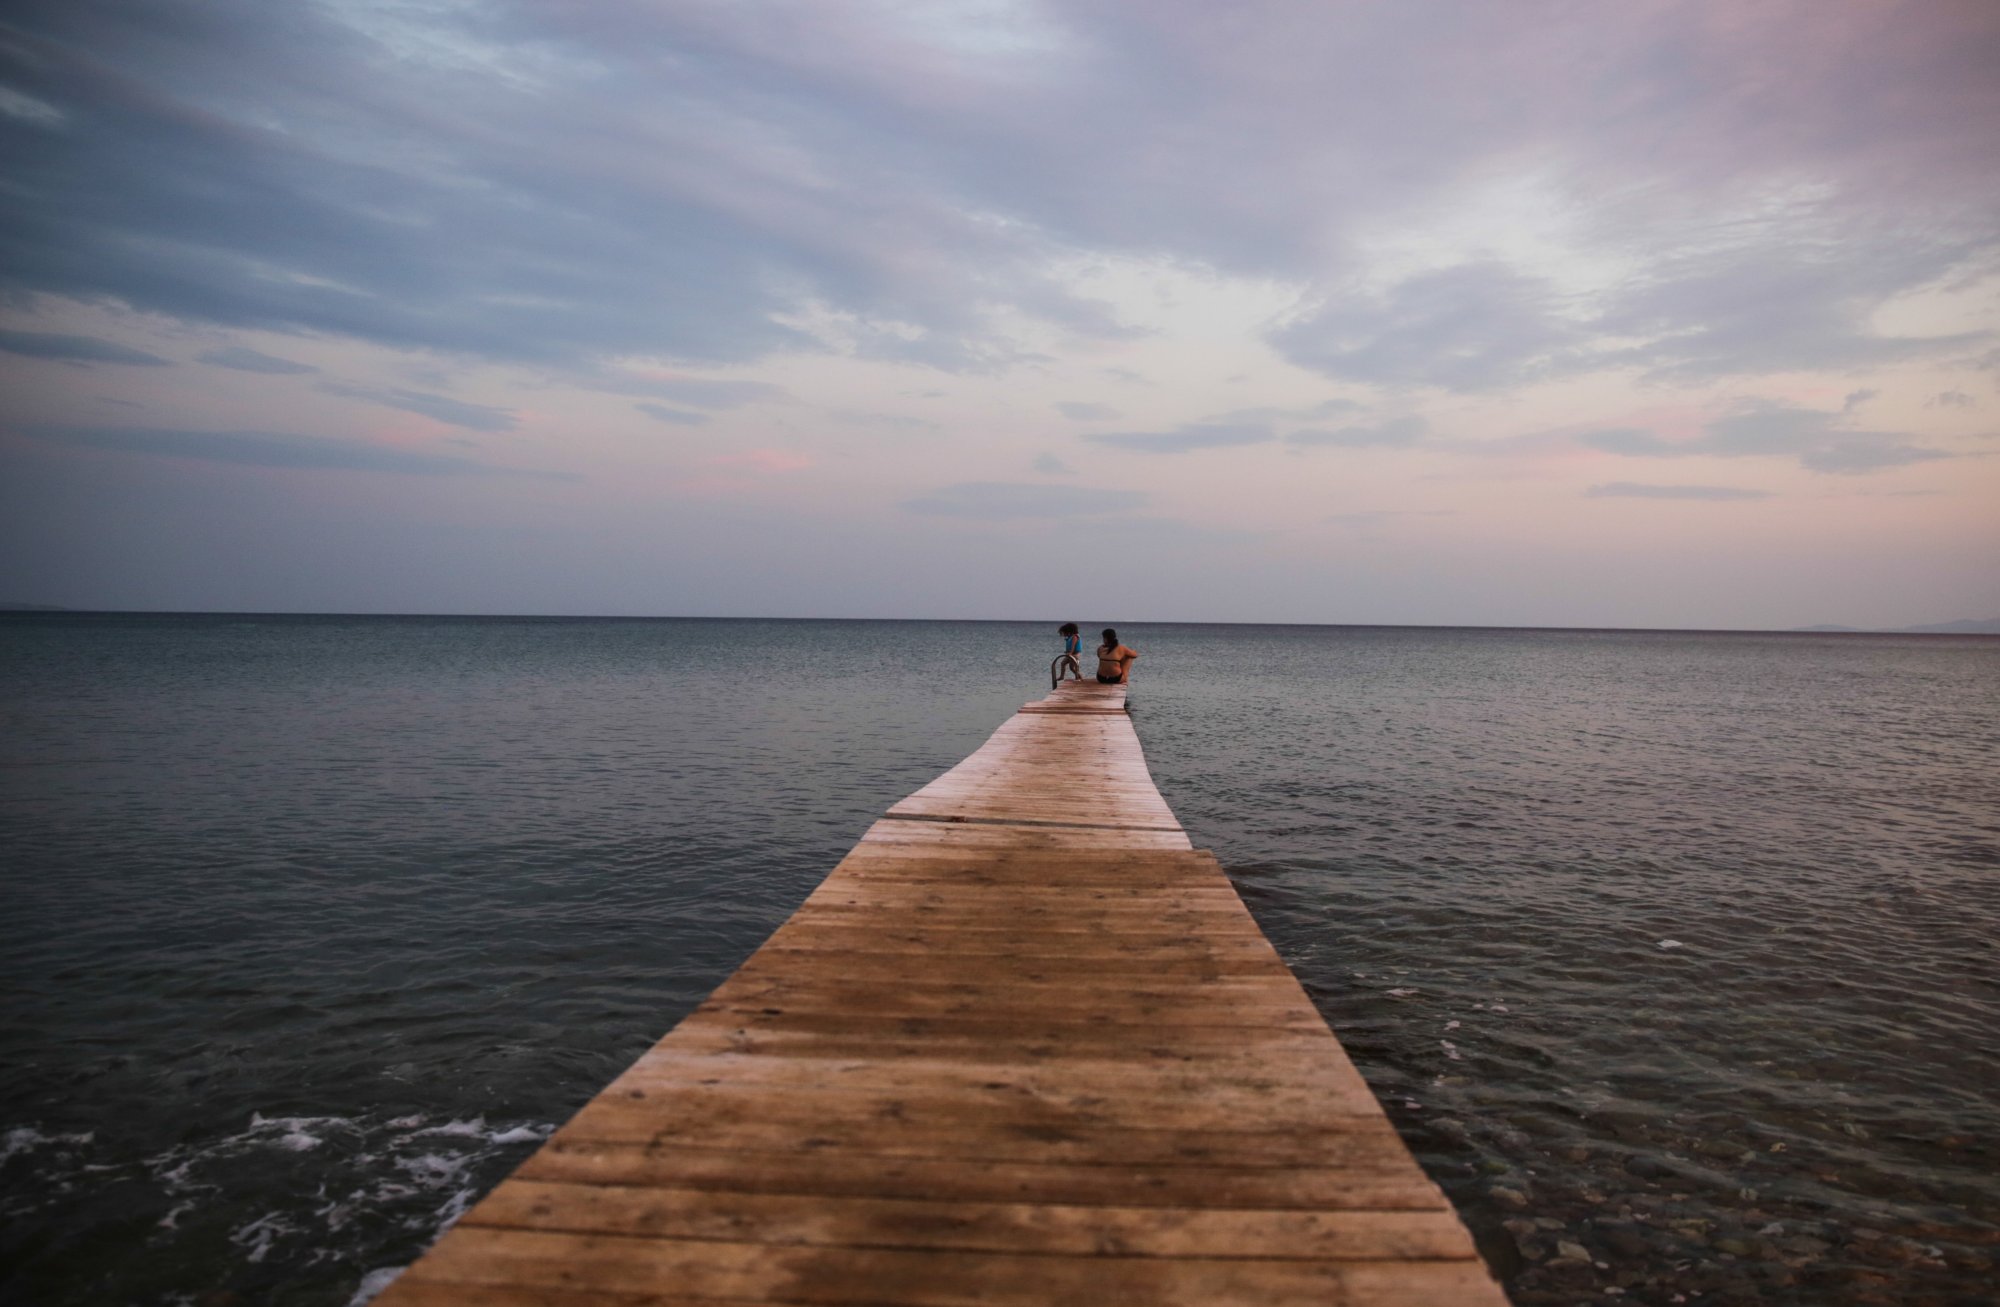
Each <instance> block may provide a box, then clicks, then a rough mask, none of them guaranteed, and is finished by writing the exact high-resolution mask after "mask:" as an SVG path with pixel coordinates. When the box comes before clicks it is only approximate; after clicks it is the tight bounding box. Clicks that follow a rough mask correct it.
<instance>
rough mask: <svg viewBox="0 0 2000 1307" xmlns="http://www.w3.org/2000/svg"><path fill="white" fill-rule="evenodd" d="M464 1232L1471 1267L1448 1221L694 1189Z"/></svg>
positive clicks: (533, 1186) (505, 1209) (488, 1213)
mask: <svg viewBox="0 0 2000 1307" xmlns="http://www.w3.org/2000/svg"><path fill="white" fill-rule="evenodd" d="M465 1224H467V1225H475V1226H489V1227H492V1228H495V1229H526V1230H543V1231H549V1232H568V1233H572V1234H593V1233H595V1234H619V1235H630V1236H637V1237H644V1238H655V1239H658V1238H674V1239H721V1240H736V1241H750V1242H756V1243H766V1244H822V1245H832V1246H836V1247H839V1246H859V1247H871V1246H872V1247H892V1248H940V1249H957V1250H959V1251H962V1252H1043V1253H1051V1254H1064V1253H1066V1254H1070V1255H1074V1256H1090V1255H1094V1254H1098V1253H1103V1252H1108V1251H1116V1252H1117V1253H1118V1254H1119V1255H1121V1256H1131V1257H1141V1256H1151V1257H1188V1256H1193V1257H1309V1258H1325V1259H1329V1260H1338V1261H1380V1260H1389V1259H1401V1258H1407V1259H1414V1260H1423V1261H1429V1260H1448V1259H1453V1258H1465V1257H1469V1256H1471V1255H1472V1248H1471V1241H1470V1240H1469V1239H1468V1238H1467V1237H1466V1234H1465V1230H1464V1227H1463V1226H1461V1225H1460V1224H1459V1223H1458V1221H1457V1219H1456V1218H1455V1217H1453V1216H1452V1214H1451V1213H1450V1212H1446V1211H1432V1212H1400V1211H1399V1212H1372V1211H1359V1212H1357V1211H1326V1212H1319V1211H1296V1210H1293V1211H1262V1210H1224V1211H1217V1210H1211V1209H1208V1208H1177V1209H1161V1208H1157V1207H1064V1206H1061V1205H1059V1204H1028V1203H944V1202H936V1201H928V1200H926V1201H917V1202H912V1201H909V1200H907V1199H893V1198H849V1199H845V1200H842V1201H839V1202H828V1201H826V1200H824V1199H821V1198H818V1197H801V1196H799V1195H795V1194H717V1193H714V1192H711V1191H707V1190H698V1189H656V1188H636V1187H630V1186H622V1185H569V1184H550V1183H546V1182H541V1181H522V1182H520V1183H519V1184H513V1185H508V1186H506V1187H504V1188H502V1189H501V1190H499V1191H498V1192H496V1193H495V1194H494V1195H493V1196H492V1197H491V1198H490V1199H488V1200H487V1201H486V1202H484V1203H481V1204H480V1205H479V1206H478V1207H476V1208H475V1209H473V1211H472V1212H471V1213H469V1214H468V1215H467V1216H466V1217H465Z"/></svg>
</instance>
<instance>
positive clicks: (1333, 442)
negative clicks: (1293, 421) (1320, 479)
mask: <svg viewBox="0 0 2000 1307" xmlns="http://www.w3.org/2000/svg"><path fill="white" fill-rule="evenodd" d="M1429 430H1430V424H1429V423H1428V422H1426V421H1424V420H1423V419H1422V418H1420V417H1415V416H1407V417H1399V418H1390V419H1389V420H1388V421H1386V422H1374V423H1367V424H1364V425H1358V426H1346V427H1337V428H1334V429H1333V430H1321V429H1318V428H1308V429H1306V430H1304V431H1294V432H1293V433H1292V434H1291V435H1289V436H1286V437H1285V443H1286V444H1288V445H1308V446H1321V447H1332V448H1339V449H1377V448H1388V449H1406V448H1408V447H1409V446H1411V445H1414V444H1416V443H1417V442H1418V441H1420V440H1422V439H1423V438H1424V435H1425V433H1427V432H1428V431H1429Z"/></svg>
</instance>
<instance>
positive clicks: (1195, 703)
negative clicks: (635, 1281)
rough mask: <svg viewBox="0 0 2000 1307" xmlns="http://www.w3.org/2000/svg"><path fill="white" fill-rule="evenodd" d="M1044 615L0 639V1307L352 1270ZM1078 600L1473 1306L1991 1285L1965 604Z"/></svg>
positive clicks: (376, 1255) (358, 1273) (1985, 917)
mask: <svg viewBox="0 0 2000 1307" xmlns="http://www.w3.org/2000/svg"><path fill="white" fill-rule="evenodd" d="M1053 624H1054V623H1053V622H1051V623H1049V624H1048V629H1044V627H1042V626H1019V625H1006V624H958V623H833V622H706V621H701V622H697V621H686V622H617V621H602V622H582V621H553V620H552V621H518V620H515V621H501V620H434V619H296V618H295V619H243V618H221V617H216V618H90V617H78V616H60V617H46V616H40V615H37V616H33V617H10V618H7V619H5V620H0V687H3V688H0V776H4V777H5V786H4V789H0V835H4V839H5V847H6V849H7V850H8V863H7V872H6V874H7V895H8V899H9V908H10V910H9V912H8V913H6V914H4V916H0V987H4V999H5V1002H4V1006H0V1060H4V1063H5V1065H6V1066H7V1067H8V1068H9V1069H8V1073H7V1076H6V1078H5V1081H4V1087H0V1218H4V1220H0V1226H4V1230H3V1231H0V1265H4V1266H5V1267H6V1268H8V1269H7V1270H5V1271H0V1276H4V1277H5V1278H0V1291H4V1296H7V1297H9V1298H10V1299H13V1300H21V1301H29V1302H36V1303H63V1302H75V1303H94V1302H106V1301H111V1302H163V1303H164V1302H184V1301H191V1300H192V1299H193V1297H194V1296H195V1295H199V1294H202V1293H208V1292H211V1291H216V1290H224V1291H230V1292H234V1293H235V1294H237V1295H239V1297H238V1299H237V1300H238V1301H256V1302H274V1303H299V1304H319V1303H332V1304H341V1303H346V1302H347V1301H349V1299H350V1298H352V1297H353V1296H354V1295H355V1294H356V1292H357V1290H358V1289H361V1288H362V1287H363V1286H364V1281H365V1282H366V1284H367V1286H368V1287H377V1286H379V1283H380V1281H381V1274H382V1273H384V1272H386V1271H387V1270H388V1269H389V1268H393V1267H395V1266H398V1265H401V1264H403V1263H405V1262H407V1261H408V1260H409V1259H410V1258H411V1257H412V1256H413V1255H414V1254H415V1253H416V1252H417V1251H418V1250H420V1249H421V1248H422V1246H423V1245H424V1244H425V1243H426V1242H427V1240H428V1239H429V1237H430V1236H431V1234H432V1232H434V1231H435V1230H436V1229H437V1228H438V1226H439V1225H440V1224H441V1223H442V1222H444V1221H446V1220H448V1219H450V1218H451V1217H452V1216H453V1215H455V1214H456V1213H457V1212H458V1211H460V1210H462V1209H463V1207H464V1206H465V1204H466V1203H468V1202H469V1201H470V1200H471V1199H472V1198H473V1197H474V1196H476V1194H477V1193H479V1192H483V1191H484V1189H485V1188H487V1187H489V1186H490V1185H491V1184H492V1183H493V1182H494V1181H496V1180H497V1179H498V1178H499V1176H501V1175H502V1174H504V1173H505V1172H506V1170H507V1169H508V1168H509V1167H511V1166H512V1165H513V1164H514V1163H515V1162H517V1161H518V1160H519V1158H520V1157H521V1156H523V1155H525V1153H526V1152H527V1151H528V1150H530V1149H531V1148H532V1147H533V1143H534V1141H535V1140H537V1139H539V1138H540V1137H542V1135H544V1134H545V1133H546V1132H547V1131H548V1130H549V1129H550V1128H552V1127H553V1125H554V1124H555V1123H557V1122H559V1121H560V1120H562V1119H563V1118H564V1117H565V1116H566V1115H567V1114H568V1113H569V1112H570V1111H572V1110H574V1108H575V1107H576V1106H577V1105H579V1104H580V1103H582V1102H583V1101H584V1100H586V1099H587V1098H588V1097H589V1096H590V1095H591V1094H592V1093H594V1092H595V1091H596V1089H597V1088H599V1087H600V1086H601V1085H602V1084H603V1082H604V1081H606V1080H608V1079H609V1078H610V1077H611V1076H612V1075H613V1074H615V1073H616V1072H617V1071H618V1070H619V1069H621V1068H622V1067H623V1066H624V1064H625V1063H626V1062H628V1061H629V1060H630V1059H631V1058H632V1057H633V1056H634V1055H636V1053H637V1052H638V1051H639V1050H641V1049H642V1048H644V1047H645V1046H646V1045H647V1044H648V1043H649V1042H650V1041H651V1040H653V1039H655V1038H657V1037H658V1035H659V1034H660V1033H661V1032H662V1031H663V1030H664V1029H665V1028H666V1027H667V1026H669V1025H671V1024H672V1022H673V1021H674V1020H676V1019H677V1018H678V1017H679V1016H680V1015H682V1014H683V1013H684V1012H686V1011H687V1010H688V1009H689V1008H690V1007H692V1006H693V1005H694V1004H695V1003H696V1002H698V1001H699V999H700V998H701V996H702V995H704V994H705V993H706V992H707V990H708V989H709V988H711V987H712V986H713V985H714V984H715V983H717V982H718V981H719V980H720V979H721V978H722V977H724V976H725V975H727V974H728V972H729V971H730V970H732V969H733V968H734V966H735V965H736V964H737V962H739V961H740V960H741V958H742V957H743V956H744V955H745V954H747V953H748V952H749V950H750V949H751V948H753V947H754V946H755V945H756V943H757V942H758V941H759V940H761V939H762V938H763V936H764V935H765V934H766V933H768V931H769V930H770V929H771V928H772V927H774V926H775V925H776V924H777V923H778V922H779V921H782V920H783V919H784V917H785V916H786V915H787V914H788V913H789V912H790V911H791V909H792V908H793V907H794V906H795V905H796V904H797V902H798V901H799V900H800V899H801V898H803V896H804V895H805V894H806V893H807V892H808V891H809V889H810V888H811V887H812V885H813V884H815V883H816V882H817V881H818V879H819V878H820V877H821V876H822V875H824V874H825V872H826V871H827V870H828V869H829V868H830V867H831V866H832V864H833V862H834V861H835V860H836V858H837V857H838V856H839V854H840V853H841V852H843V851H844V850H845V849H846V848H847V847H848V845H849V844H851V843H852V841H853V840H854V839H855V838H856V837H857V836H858V834H859V833H860V831H861V830H862V829H863V828H864V827H865V826H866V824H867V823H868V821H869V820H870V819H872V817H873V816H874V815H875V814H876V813H877V812H879V811H880V810H881V809H882V808H883V807H885V806H887V804H889V803H890V802H892V801H893V800H895V799H896V798H899V797H901V796H902V795H903V794H905V793H908V792H909V791H910V790H913V789H915V788H916V787H917V786H919V785H920V784H922V783H923V782H925V781H927V780H929V779H930V778H931V777H932V776H933V775H935V774H936V773H937V772H939V771H941V770H943V769H944V768H945V767H946V766H949V765H950V764H951V763H953V762H955V761H956V760H957V759H958V758H959V757H961V756H963V755H964V754H965V753H966V752H968V751H969V750H970V749H972V748H973V747H975V746H976V745H977V744H978V743H979V741H980V740H982V739H983V738H984V737H985V735H986V734H987V732H989V731H990V730H991V729H992V728H993V726H995V725H996V724H998V722H999V721H1000V720H1001V719H1002V718H1004V716H1005V715H1006V714H1007V713H1008V712H1009V711H1011V710H1012V708H1013V707H1014V706H1015V705H1017V704H1018V703H1020V702H1021V701H1022V700H1023V699H1025V698H1027V697H1030V696H1031V695H1033V694H1035V693H1037V692H1038V690H1037V682H1038V678H1040V677H1041V676H1043V675H1044V674H1045V669H1046V666H1047V662H1048V658H1049V656H1051V654H1052V653H1053V646H1054V637H1053ZM1086 625H1088V623H1086ZM1120 629H1121V631H1122V632H1123V633H1124V634H1125V636H1126V638H1127V640H1128V642H1130V643H1132V644H1134V645H1135V646H1136V647H1138V648H1140V649H1141V650H1142V651H1143V652H1144V653H1145V654H1146V660H1145V662H1144V663H1143V664H1142V665H1141V672H1140V676H1139V678H1138V684H1137V686H1136V693H1135V696H1134V711H1135V714H1136V718H1137V721H1138V725H1139V730H1140V734H1141V737H1142V739H1143V741H1144V742H1145V745H1146V748H1147V752H1148V757H1149V760H1150V762H1151V763H1152V766H1153V769H1154V772H1155V775H1156V776H1157V778H1158V780H1159V782H1160V786H1161V789H1162V791H1163V792H1164V793H1165V794H1166V796H1167V798H1168V800H1169V802H1171V803H1172V804H1173V805H1174V807H1175V809H1176V811H1177V812H1179V814H1180V815H1181V817H1182V819H1183V821H1184V822H1185V823H1186V824H1187V826H1188V827H1189V829H1190V831H1191V832H1192V833H1193V835H1194V837H1195V839H1196V841H1197V843H1198V844H1204V845H1206V846H1209V847H1212V848H1214V849H1215V851H1216V852H1217V853H1218V854H1219V855H1220V856H1221V858H1222V859H1223V861H1224V863H1225V865H1226V866H1228V867H1229V868H1230V869H1231V872H1232V874H1233V875H1235V877H1236V879H1237V883H1238V885H1239V888H1241V890H1242V891H1243V893H1244V896H1245V898H1246V899H1247V900H1248V901H1249V903H1250V905H1251V907H1252V909H1253V911H1254V912H1255V913H1256V914H1257V916H1258V919H1259V920H1260V922H1262V923H1263V925H1264V926H1265V929H1266V930H1267V931H1268V932H1269V933H1270V934H1271V936H1272V938H1273V939H1274V941H1275V942H1276V943H1277V944H1278V946H1279V948H1280V950H1281V951H1282V952H1283V953H1284V955H1285V957H1286V959H1287V960H1288V961H1289V962H1290V963H1291V964H1292V965H1293V967H1294V968H1295V969H1296V970H1297V971H1298V972H1299V974H1300V976H1301V977H1302V978H1303V979H1304V980H1305V982H1306V984H1307V987H1308V989H1309V990H1310V991H1311V992H1312V994H1313V995H1314V998H1315V1000H1316V1001H1317V1002H1318V1003H1319V1004H1320V1005H1321V1008H1322V1010H1323V1011H1324V1012H1326V1014H1327V1016H1328V1017H1329V1019H1330V1020H1331V1021H1333V1023H1334V1024H1335V1026H1336V1029H1337V1030H1338V1031H1339V1032H1340V1034H1341V1036H1342V1038H1343V1040H1344V1041H1345V1042H1346V1044H1347V1046H1348V1048H1349V1050H1350V1051H1351V1052H1352V1053H1353V1055H1354V1057H1355V1059H1356V1061H1357V1062H1358V1063H1359V1064H1360V1066H1361V1067H1362V1070H1363V1071H1364V1073H1365V1074H1366V1075H1367V1076H1368V1077H1369V1079H1370V1081H1371V1083H1373V1084H1374V1085H1375V1086H1376V1088H1377V1090H1378V1092H1380V1093H1381V1094H1382V1096H1383V1099H1384V1102H1385V1103H1386V1104H1387V1105H1388V1107H1389V1110H1390V1112H1391V1114H1392V1116H1393V1117H1394V1118H1395V1119H1396V1122H1397V1124H1398V1126H1399V1127H1400V1128H1401V1129H1402V1130H1403V1131H1404V1133H1405V1136H1406V1138H1408V1139H1409V1140H1410V1142H1411V1144H1412V1146H1413V1147H1414V1148H1415V1149H1416V1150H1417V1152H1418V1155H1419V1157H1420V1158H1421V1160H1422V1161H1423V1162H1424V1164H1425V1165H1426V1167H1427V1169H1429V1171H1430V1172H1431V1174H1432V1175H1433V1176H1435V1177H1436V1178H1437V1179H1438V1180H1439V1181H1440V1182H1441V1183H1443V1184H1444V1185H1445V1186H1446V1188H1447V1190H1448V1191H1449V1192H1450V1193H1451V1194H1452V1196H1453V1198H1454V1199H1455V1200H1456V1201H1458V1202H1459V1203H1460V1205H1461V1207H1462V1209H1463V1210H1465V1212H1466V1214H1467V1216H1468V1219H1469V1220H1470V1221H1471V1223H1472V1224H1473V1225H1474V1227H1475V1229H1476V1230H1478V1231H1479V1233H1480V1236H1481V1240H1482V1246H1483V1247H1484V1248H1485V1249H1486V1251H1487V1253H1488V1256H1489V1258H1490V1259H1491V1260H1492V1261H1493V1262H1494V1264H1495V1265H1496V1267H1497V1268H1498V1269H1500V1270H1501V1272H1502V1273H1503V1274H1504V1275H1506V1276H1507V1277H1508V1278H1509V1280H1510V1287H1511V1288H1512V1291H1513V1292H1514V1294H1515V1296H1516V1298H1517V1300H1518V1301H1520V1302H1522V1303H1538V1302H1549V1303H1555V1302H1577V1301H1586V1300H1588V1301H1596V1300H1598V1296H1599V1295H1609V1296H1611V1297H1622V1298H1623V1300H1625V1301H1632V1302H1658V1303H1670V1302H1675V1301H1681V1300H1685V1301H1690V1302H1693V1301H1700V1302H1728V1301H1743V1302H1751V1301H1756V1302H1796V1303H1801V1304H1805V1303H1813V1304H1818V1303H1872V1302H1904V1301H1918V1302H1923V1301H1935V1302H1960V1301H1971V1300H1974V1299H1976V1298H1978V1297H1979V1296H1980V1295H1981V1294H1983V1293H1984V1292H1985V1289H1986V1285H1987V1283H1988V1281H1989V1278H1990V1270H1991V1258H1992V1257H1993V1255H1994V1251H1995V1244H1994V1241H1995V1237H1996V1229H2000V1186H1996V1182H1995V1180H1994V1176H1995V1174H1996V1166H1995V1163H1996V1157H1995V1151H1996V1144H1995V1141H1996V1140H2000V1128H1996V1127H2000V1108H1996V1106H1995V1102H1994V1099H1993V1096H1992V1094H1991V1091H1990V1085H1991V1084H1992V1082H1993V1077H1994V1074H1995V1071H1996V1066H1995V1057H1994V1053H1995V1047H1994V1043H1995V1041H1994V1036H1993V1034H1992V1032H1993V1031H1994V1030H1995V1029H1997V1028H2000V1021H1996V1017H2000V969H1996V965H1995V963H1996V957H1995V948H1994V944H1995V941H1996V940H2000V929H1996V927H2000V817H1996V813H2000V804H1996V803H1995V799H1996V797H2000V796H1996V793H1995V790H1994V782H1993V779H1992V778H1993V777H1994V776H1995V775H1996V774H2000V767H1996V765H1995V763H1996V758H1995V751H1996V743H1995V742H1996V740H2000V729H1997V728H2000V676H1996V674H1995V673H1996V672H2000V641H1994V640H1982V639H1977V638H1972V639H1947V638H1875V637H1825V636H1810V637H1803V636H1800V637H1794V636H1713V635H1699V636H1695V635H1650V634H1611V633H1554V632H1466V631H1415V630H1368V629H1353V628H1349V629H1318V628H1282V627H1280V628H1242V627H1186V626H1161V627H1153V628H1142V627H1133V628H1132V629H1130V630H1126V629H1125V627H1124V626H1122V625H1121V628H1120ZM937 666H953V667H955V668H958V669H959V674H958V677H957V679H956V680H955V682H954V683H952V684H941V683H939V682H938V680H937V679H936V678H935V677H932V676H928V675H923V674H922V673H923V672H924V671H925V670H926V669H929V668H934V667H937ZM371 1276H372V1277H373V1278H372V1279H371V1278H369V1277H371ZM1621 1289H1622V1290H1623V1291H1624V1292H1623V1293H1622V1294H1612V1293H1611V1290H1621Z"/></svg>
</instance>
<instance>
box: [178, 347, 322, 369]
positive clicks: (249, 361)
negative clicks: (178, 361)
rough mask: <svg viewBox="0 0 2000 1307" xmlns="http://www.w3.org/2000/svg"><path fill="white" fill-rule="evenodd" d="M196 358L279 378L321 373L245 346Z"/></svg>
mask: <svg viewBox="0 0 2000 1307" xmlns="http://www.w3.org/2000/svg"><path fill="white" fill-rule="evenodd" d="M196 357H198V358H199V359H200V360H201V361H202V362H203V363H210V364H213V365H214V366H216V367H218V368H232V369H234V370H235V371H237V372H264V373H268V374H270V375H271V376H277V377H290V376H299V375H301V374H303V373H307V372H317V371H319V369H318V368H316V367H314V366H313V365H312V364H310V363H294V362H293V361H292V360H290V359H281V358H279V357H278V356H277V355H275V354H265V353H262V352H260V351H258V350H254V349H250V348H249V347H247V346H244V345H229V346H225V347H224V348H222V349H212V350H209V351H208V352H207V353H205V354H200V355H197V356H196Z"/></svg>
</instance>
